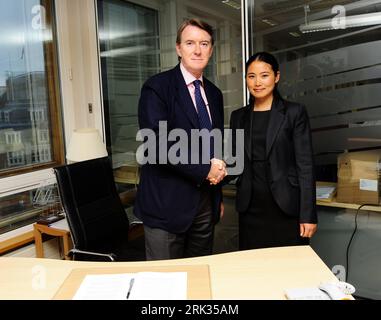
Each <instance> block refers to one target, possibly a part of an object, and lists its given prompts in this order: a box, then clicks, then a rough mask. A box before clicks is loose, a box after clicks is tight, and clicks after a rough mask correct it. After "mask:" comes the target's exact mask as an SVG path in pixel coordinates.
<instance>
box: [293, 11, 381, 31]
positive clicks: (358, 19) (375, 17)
mask: <svg viewBox="0 0 381 320" xmlns="http://www.w3.org/2000/svg"><path fill="white" fill-rule="evenodd" d="M334 19H335V18H331V19H322V20H315V21H311V22H308V23H305V24H302V25H300V26H299V30H300V31H301V32H303V33H308V32H316V31H325V30H339V29H346V28H355V27H364V26H372V25H377V24H381V12H374V13H367V14H359V15H354V16H346V17H342V18H341V20H342V21H343V22H342V23H339V24H337V23H335V20H334Z"/></svg>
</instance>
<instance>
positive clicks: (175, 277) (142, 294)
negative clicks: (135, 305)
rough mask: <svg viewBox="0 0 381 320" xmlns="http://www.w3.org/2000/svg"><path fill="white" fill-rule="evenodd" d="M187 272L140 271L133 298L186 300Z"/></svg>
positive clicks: (133, 290)
mask: <svg viewBox="0 0 381 320" xmlns="http://www.w3.org/2000/svg"><path fill="white" fill-rule="evenodd" d="M187 281H188V280H187V273H186V272H139V273H138V276H137V277H136V278H135V283H134V287H133V289H132V291H131V295H130V299H131V300H186V299H187V288H188V286H187Z"/></svg>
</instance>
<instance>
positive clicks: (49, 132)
mask: <svg viewBox="0 0 381 320" xmlns="http://www.w3.org/2000/svg"><path fill="white" fill-rule="evenodd" d="M54 19H55V17H54V1H52V0H41V1H40V0H14V1H1V2H0V28H1V30H2V32H1V35H0V43H1V46H0V233H3V232H6V231H9V230H12V229H14V228H17V227H20V226H23V225H25V224H28V223H30V222H31V221H34V220H35V219H36V218H37V217H38V216H39V215H40V214H41V213H42V212H43V211H44V210H42V206H41V205H39V206H36V203H35V201H33V199H34V197H35V194H36V193H37V192H38V190H39V188H38V185H39V183H42V184H43V183H44V182H43V180H44V178H43V176H44V175H41V178H33V179H32V180H33V183H32V182H30V183H28V182H27V181H28V179H29V177H31V176H34V177H35V176H36V174H35V173H38V172H39V171H40V170H43V169H47V168H51V167H53V166H54V165H57V164H61V163H63V160H64V159H63V140H62V128H61V116H60V112H61V111H60V101H59V96H60V94H59V86H58V72H57V70H58V65H57V54H56V43H55V42H56V35H55V30H54ZM24 175H26V176H25V177H26V178H23V177H24ZM45 176H48V175H45ZM50 188H51V189H52V190H54V188H55V187H54V185H52V186H51V187H50ZM55 200H56V199H55Z"/></svg>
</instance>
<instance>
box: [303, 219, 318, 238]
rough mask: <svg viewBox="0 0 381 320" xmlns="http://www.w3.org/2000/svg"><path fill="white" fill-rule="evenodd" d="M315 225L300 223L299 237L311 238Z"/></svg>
mask: <svg viewBox="0 0 381 320" xmlns="http://www.w3.org/2000/svg"><path fill="white" fill-rule="evenodd" d="M316 229H317V224H316V223H301V224H300V236H301V237H303V238H311V237H312V236H313V235H314V233H315V232H316Z"/></svg>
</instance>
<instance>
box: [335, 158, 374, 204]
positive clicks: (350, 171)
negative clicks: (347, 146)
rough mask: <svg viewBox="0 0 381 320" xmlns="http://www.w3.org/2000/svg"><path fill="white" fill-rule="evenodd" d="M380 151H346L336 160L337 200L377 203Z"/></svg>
mask: <svg viewBox="0 0 381 320" xmlns="http://www.w3.org/2000/svg"><path fill="white" fill-rule="evenodd" d="M380 159H381V153H380V151H364V152H349V153H348V152H347V153H343V154H341V155H340V156H339V157H338V161H337V166H338V167H337V178H338V179H337V180H338V181H337V198H336V201H337V202H346V203H357V204H379V201H380V192H379V190H380V179H379V176H380V174H379V163H380Z"/></svg>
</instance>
